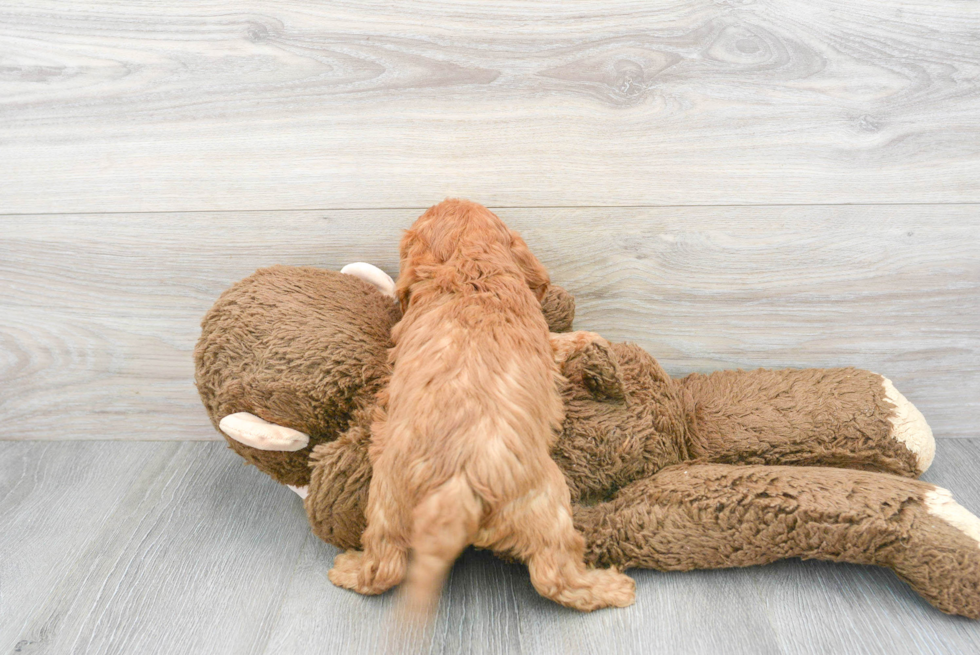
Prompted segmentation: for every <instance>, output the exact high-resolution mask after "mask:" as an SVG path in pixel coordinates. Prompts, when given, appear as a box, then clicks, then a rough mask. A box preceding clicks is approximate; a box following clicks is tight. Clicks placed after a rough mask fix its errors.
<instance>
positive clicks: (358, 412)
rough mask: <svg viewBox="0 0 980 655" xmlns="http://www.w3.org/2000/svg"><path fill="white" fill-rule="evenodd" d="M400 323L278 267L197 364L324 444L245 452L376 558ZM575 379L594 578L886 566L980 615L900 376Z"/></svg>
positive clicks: (213, 402)
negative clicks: (794, 565) (373, 518)
mask: <svg viewBox="0 0 980 655" xmlns="http://www.w3.org/2000/svg"><path fill="white" fill-rule="evenodd" d="M543 309H544V311H545V315H546V316H548V317H549V319H550V320H551V329H552V330H556V329H560V330H567V329H569V328H570V326H571V318H572V316H573V313H574V304H573V302H572V300H571V297H570V296H568V294H565V293H564V292H562V291H560V290H558V289H555V290H554V291H553V293H551V294H549V295H548V296H546V298H545V300H544V306H543ZM397 319H398V310H397V308H396V306H395V304H394V303H393V302H392V301H391V299H390V298H387V297H385V296H383V295H381V294H380V293H379V292H378V291H377V290H375V289H374V287H372V286H370V285H368V284H366V283H363V282H361V281H360V280H357V279H355V278H352V277H350V276H344V275H340V274H338V273H332V272H329V271H322V270H316V269H296V268H286V267H275V268H272V269H265V270H263V271H259V272H258V273H256V274H255V275H254V276H252V277H250V278H248V279H247V280H244V281H242V282H240V283H239V284H237V285H235V286H234V287H233V288H232V289H230V290H229V291H227V292H226V293H225V294H224V295H222V297H221V298H220V299H219V300H218V302H217V303H216V304H215V307H214V308H213V309H212V310H211V311H210V312H209V313H208V315H207V316H206V317H205V319H204V323H203V333H202V336H201V340H200V342H199V344H198V347H197V350H196V352H195V358H196V364H197V381H198V387H199V389H200V391H201V396H202V399H203V400H204V403H205V406H206V408H207V409H208V413H209V414H210V416H211V419H212V421H213V422H214V423H215V425H216V426H217V424H218V422H219V421H220V420H221V418H222V417H224V416H226V415H228V414H231V413H235V412H251V413H253V414H255V415H257V416H259V417H261V418H263V419H265V420H267V421H270V422H273V423H276V424H278V425H284V426H287V427H290V428H294V429H296V430H300V431H301V432H305V433H307V434H309V435H310V443H309V446H308V447H307V448H305V449H303V450H301V451H296V452H266V451H259V450H255V449H253V448H249V447H248V446H244V445H242V444H240V443H237V442H235V441H234V440H229V443H230V445H231V447H232V448H233V449H234V450H235V451H236V452H238V453H239V454H241V455H242V456H243V457H244V458H245V459H246V461H249V462H250V463H253V464H255V465H256V466H258V467H259V468H260V469H262V470H263V471H265V472H267V473H269V474H270V475H271V476H272V477H274V478H275V479H277V480H279V481H280V482H286V483H289V484H293V485H305V484H307V483H309V491H308V495H307V497H306V499H305V507H306V510H307V514H308V516H309V520H310V524H311V526H312V528H313V531H314V532H315V534H317V536H319V537H320V538H322V539H324V540H326V541H328V542H330V543H332V544H335V545H337V546H339V547H341V548H356V547H358V546H359V544H360V536H361V533H362V531H363V530H364V507H365V505H366V500H367V490H368V485H369V482H370V478H371V467H370V463H369V461H368V457H367V446H368V444H369V442H370V424H371V421H372V418H373V410H374V405H375V401H376V393H377V392H378V391H379V390H380V389H382V388H384V386H385V383H386V380H387V377H388V375H389V369H388V366H387V364H386V350H387V348H388V347H389V346H390V343H389V338H388V335H389V331H390V328H391V326H392V325H393V324H394V323H395V322H396V321H397ZM564 374H565V377H566V378H567V383H566V384H565V386H564V389H563V400H564V403H565V409H566V418H565V422H564V425H563V429H562V433H561V434H560V435H559V438H558V441H557V443H556V446H555V448H554V450H553V457H554V458H555V460H556V462H557V463H558V464H559V466H560V467H561V468H562V469H563V471H564V473H565V475H566V479H567V482H568V485H569V488H570V490H571V492H572V498H573V501H574V503H575V507H574V509H575V516H576V521H577V526H578V528H579V529H580V530H581V531H582V532H583V534H584V535H585V538H586V541H587V543H588V557H589V559H590V560H591V561H592V562H593V563H596V564H600V565H616V566H619V567H631V566H638V567H649V568H658V569H664V570H686V569H693V568H713V567H727V566H748V565H753V564H764V563H767V562H771V561H774V560H776V559H781V558H785V557H804V558H817V559H828V560H837V561H846V562H857V563H862V564H877V565H881V566H887V567H890V568H892V569H893V570H895V571H896V573H897V574H898V575H900V576H901V577H902V578H903V579H904V580H906V581H908V582H909V584H910V585H912V587H913V588H914V589H915V590H916V591H918V592H919V593H920V594H922V595H923V596H924V597H925V598H926V599H928V600H929V601H930V602H931V603H933V604H934V605H935V606H936V607H938V608H940V609H941V610H943V611H946V612H951V613H955V614H962V615H964V616H970V617H974V618H980V520H978V519H977V518H976V517H975V516H973V515H972V514H970V513H969V512H968V511H966V510H965V509H963V508H962V507H960V506H959V505H956V503H954V502H953V501H952V499H951V498H950V496H949V494H948V492H945V491H944V490H940V489H937V488H935V487H933V486H932V485H928V484H925V483H921V482H917V481H915V480H912V479H910V478H911V477H913V476H915V475H916V474H918V473H919V472H921V470H922V469H924V468H925V466H927V465H928V462H929V460H930V459H931V452H932V449H933V448H934V442H933V441H932V435H931V432H929V431H928V427H927V426H926V427H925V428H924V429H921V430H919V432H918V433H905V434H903V435H902V439H899V438H897V437H896V425H902V426H904V425H905V424H906V423H908V424H910V425H919V423H921V425H925V423H924V421H918V420H917V421H904V420H903V421H897V420H896V415H899V414H900V415H901V416H912V415H914V414H917V412H916V411H915V410H914V407H912V406H911V404H907V405H906V406H903V407H897V406H896V404H895V400H894V399H895V395H894V393H893V394H892V395H890V396H889V395H888V390H887V388H886V387H887V385H886V382H885V380H884V378H882V377H881V376H879V375H876V374H874V373H870V372H867V371H861V370H857V369H853V368H841V369H812V370H802V371H795V370H792V371H767V370H759V371H721V372H717V373H712V374H710V375H691V376H688V377H686V378H682V379H672V378H671V377H670V376H668V375H667V374H666V373H665V372H664V370H663V369H662V368H661V367H660V366H659V365H658V364H657V362H656V361H655V360H654V359H653V358H652V357H650V355H649V354H647V353H646V352H645V351H643V350H642V349H641V348H639V347H637V346H635V345H631V344H613V345H611V346H607V345H605V344H601V343H590V344H589V345H587V346H585V347H584V348H582V349H581V350H580V351H578V352H576V353H573V354H572V356H571V357H569V358H568V360H567V361H566V362H565V365H564ZM904 402H906V403H907V401H904ZM919 418H921V415H919ZM907 444H910V445H915V446H917V449H915V448H913V449H910V446H909V445H907ZM917 453H918V455H917ZM923 453H926V455H923ZM789 465H792V466H789Z"/></svg>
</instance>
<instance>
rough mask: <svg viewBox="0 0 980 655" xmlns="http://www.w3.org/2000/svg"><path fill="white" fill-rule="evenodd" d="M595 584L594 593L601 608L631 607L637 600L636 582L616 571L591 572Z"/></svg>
mask: <svg viewBox="0 0 980 655" xmlns="http://www.w3.org/2000/svg"><path fill="white" fill-rule="evenodd" d="M589 573H590V574H591V576H592V577H593V580H594V583H593V587H592V592H593V594H594V599H593V600H594V601H595V602H596V603H597V605H596V608H599V607H629V606H630V605H632V604H633V602H634V601H635V600H636V582H635V581H634V580H633V578H631V577H629V576H628V575H626V574H624V573H620V572H619V571H617V570H616V569H593V570H591V571H589Z"/></svg>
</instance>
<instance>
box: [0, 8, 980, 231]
mask: <svg viewBox="0 0 980 655" xmlns="http://www.w3.org/2000/svg"><path fill="white" fill-rule="evenodd" d="M978 31H980V12H978V11H977V9H976V6H975V3H973V2H960V1H953V0H910V1H908V2H902V3H900V4H895V3H889V2H878V1H876V0H852V1H850V2H846V3H841V2H838V0H792V1H786V0H752V1H748V2H742V1H741V0H732V1H729V0H725V1H716V0H673V1H671V2H643V1H639V0H579V1H577V2H573V3H568V2H560V1H558V0H549V1H545V2H535V3H528V2H520V1H514V0H510V1H504V2H493V3H483V4H480V3H472V2H460V1H458V0H427V1H426V2H409V3H377V2H364V1H355V0H342V1H332V2H319V3H313V2H307V1H305V0H280V1H278V2H274V3H271V2H256V1H254V0H251V1H246V2H236V3H229V2H219V1H215V0H211V1H209V2H177V3H161V2H156V1H155V0H115V1H113V2H91V1H90V2H71V3H65V2H61V1H59V0H31V1H30V2H18V1H16V0H4V1H3V2H0V56H2V61H3V64H2V68H0V90H2V93H0V161H3V162H5V163H6V164H7V166H5V169H4V174H3V175H0V198H3V207H2V208H0V211H4V212H7V213H12V212H32V213H43V212H74V211H88V212H102V211H178V210H201V209H314V208H358V207H363V208H369V207H415V206H420V205H421V206H425V205H429V204H432V203H434V202H437V201H439V200H441V199H442V197H443V196H445V195H448V194H460V195H468V196H472V197H475V198H478V199H480V200H482V201H483V202H484V203H486V204H494V205H498V206H500V205H506V206H569V205H574V206H582V205H651V204H653V205H662V204H684V205H690V204H695V205H703V204H769V203H819V204H822V203H855V202H863V203H896V202H978V201H980V159H978V154H980V75H978V71H980V47H978V46H977V42H976V35H977V33H978Z"/></svg>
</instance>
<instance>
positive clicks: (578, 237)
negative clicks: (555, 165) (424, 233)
mask: <svg viewBox="0 0 980 655" xmlns="http://www.w3.org/2000/svg"><path fill="white" fill-rule="evenodd" d="M419 213H420V210H418V209H415V210H384V211H382V210H377V211H325V212H268V213H266V212H245V213H218V214H206V213H204V214H201V213H187V214H166V215H151V214H141V215H139V214H137V215H127V214H118V215H116V214H114V215H100V216H86V215H73V216H27V217H7V218H4V219H2V221H3V227H4V229H3V232H2V234H0V420H2V421H3V424H4V426H5V432H4V435H3V437H4V438H15V439H16V438H20V439H24V438H30V439H65V438H67V439H214V438H218V435H217V434H216V433H215V432H214V430H213V429H212V428H211V426H210V423H208V421H207V418H206V415H205V413H204V410H203V408H202V406H201V404H200V401H199V399H198V397H197V393H196V390H195V389H194V386H193V363H192V361H191V351H192V349H193V346H194V343H195V341H196V340H197V337H198V335H199V333H200V328H199V322H200V319H201V317H202V316H203V315H204V312H205V311H206V310H207V309H208V307H210V306H211V304H212V303H213V302H214V300H215V299H216V298H217V297H218V295H219V294H220V293H221V291H223V290H224V289H225V288H227V287H228V286H229V285H230V284H231V283H233V282H235V281H236V280H238V279H240V278H242V277H244V276H246V275H248V274H250V273H251V272H252V271H254V270H255V269H256V268H257V267H261V266H268V265H271V264H275V263H282V264H290V265H314V266H322V267H326V268H331V269H339V268H340V267H342V266H343V265H344V264H346V263H349V262H351V261H358V260H363V261H369V262H372V263H375V264H377V265H380V266H381V267H382V268H384V269H386V270H387V271H388V272H389V273H391V274H392V275H395V274H397V241H398V239H399V236H400V230H401V229H403V228H405V227H407V226H408V225H410V224H411V222H412V221H413V220H414V218H415V217H416V216H417V215H418V214H419ZM499 213H500V214H501V216H502V217H503V218H504V220H505V221H507V222H508V223H509V224H510V225H512V226H513V227H514V228H516V229H518V230H520V231H521V232H522V233H523V234H524V235H525V236H526V238H527V240H528V242H529V244H530V245H531V248H532V249H533V250H534V251H535V252H536V253H537V254H538V255H539V257H540V258H541V259H542V261H543V262H544V263H545V265H546V266H547V267H548V268H549V269H550V270H551V272H552V278H553V279H554V280H555V282H556V283H558V284H561V285H562V286H564V287H565V288H567V289H568V290H569V291H571V292H572V293H573V294H574V295H575V297H576V299H577V302H578V314H577V316H578V318H577V320H576V326H577V327H579V328H580V329H588V330H595V331H597V332H600V333H602V334H603V335H605V336H606V337H608V338H610V339H612V340H616V341H625V340H632V341H636V342H638V343H639V344H640V345H642V346H643V347H644V348H646V349H647V350H649V351H650V353H651V354H653V355H654V357H656V358H658V359H659V360H660V361H661V362H662V363H663V365H664V366H665V367H666V368H667V369H668V371H669V372H670V373H671V374H673V375H683V374H686V373H688V372H690V371H695V370H696V371H708V370H713V369H718V368H756V367H760V366H765V367H806V366H820V367H832V366H847V365H854V366H858V367H860V368H866V369H870V370H874V371H877V372H879V373H882V374H883V375H886V376H888V377H889V378H891V379H892V380H893V381H894V382H895V384H896V386H897V387H898V388H899V390H901V391H902V392H903V393H904V394H905V395H906V396H907V397H908V398H909V399H910V400H911V401H912V402H913V403H915V404H916V405H917V406H918V407H919V408H921V409H922V411H923V412H924V414H925V416H926V418H927V419H928V420H929V422H930V424H931V425H932V426H933V428H934V430H935V432H936V434H937V435H938V436H939V437H963V436H977V427H976V416H977V414H978V413H980V330H978V329H977V325H978V323H980V207H977V206H957V205H944V206H902V207H804V208H801V207H764V208H760V207H754V208H706V207H703V208H694V207H689V208H659V209H632V208H631V209H626V208H607V209H507V210H499Z"/></svg>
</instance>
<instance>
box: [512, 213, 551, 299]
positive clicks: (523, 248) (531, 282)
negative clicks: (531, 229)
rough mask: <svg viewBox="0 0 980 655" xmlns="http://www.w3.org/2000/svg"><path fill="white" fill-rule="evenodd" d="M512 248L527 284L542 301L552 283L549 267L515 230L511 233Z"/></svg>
mask: <svg viewBox="0 0 980 655" xmlns="http://www.w3.org/2000/svg"><path fill="white" fill-rule="evenodd" d="M510 249H511V252H513V253H514V257H515V259H517V264H518V266H520V267H521V272H522V273H524V279H525V280H527V286H529V287H531V291H533V292H534V295H535V296H537V298H538V302H541V301H542V300H544V295H545V294H546V293H548V286H549V285H550V284H551V278H550V277H549V276H548V269H546V268H545V267H544V265H543V264H542V263H541V262H539V261H538V258H537V257H535V256H534V255H533V254H532V253H531V250H530V249H529V248H528V247H527V244H526V243H524V239H522V238H521V236H520V235H519V234H518V233H517V232H514V231H513V230H511V233H510Z"/></svg>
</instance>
